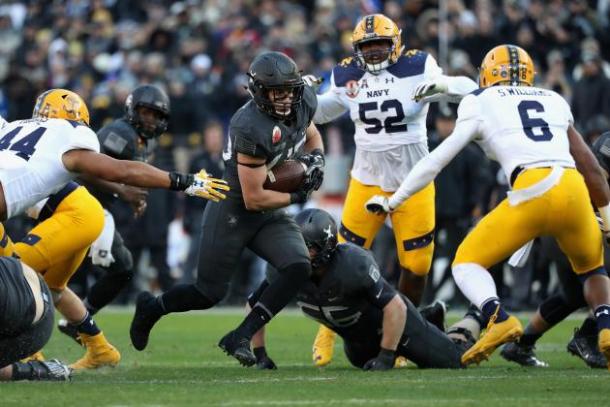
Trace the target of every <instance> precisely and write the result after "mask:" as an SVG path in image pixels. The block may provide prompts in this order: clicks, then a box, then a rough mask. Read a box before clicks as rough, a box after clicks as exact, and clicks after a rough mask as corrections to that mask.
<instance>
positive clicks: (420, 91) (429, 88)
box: [412, 78, 449, 102]
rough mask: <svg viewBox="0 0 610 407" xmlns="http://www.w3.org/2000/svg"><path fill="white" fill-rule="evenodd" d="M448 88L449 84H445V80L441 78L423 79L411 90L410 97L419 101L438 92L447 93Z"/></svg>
mask: <svg viewBox="0 0 610 407" xmlns="http://www.w3.org/2000/svg"><path fill="white" fill-rule="evenodd" d="M448 90H449V86H448V85H447V82H446V81H445V80H444V79H442V78H438V79H435V80H431V81H424V82H422V83H420V84H419V85H417V87H416V88H415V91H414V92H413V96H412V99H413V100H414V101H416V102H419V101H420V100H422V99H424V98H427V97H429V96H434V95H437V94H439V93H447V91H448Z"/></svg>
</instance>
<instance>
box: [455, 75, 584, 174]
mask: <svg viewBox="0 0 610 407" xmlns="http://www.w3.org/2000/svg"><path fill="white" fill-rule="evenodd" d="M463 120H475V121H478V122H479V124H478V129H477V133H478V134H477V135H476V137H475V138H474V140H475V141H476V142H477V143H478V144H479V145H480V146H481V148H482V149H483V151H485V153H486V154H487V156H488V157H490V158H491V159H494V160H496V161H498V162H499V163H500V165H501V166H502V169H503V170H504V173H505V174H506V177H507V178H508V179H510V177H511V174H512V172H513V171H514V170H515V168H517V167H518V166H521V167H524V168H529V167H544V166H552V165H558V166H563V167H575V163H574V159H573V158H572V156H571V155H570V145H569V141H568V136H567V129H568V127H569V126H570V124H571V123H573V121H574V119H573V117H572V112H571V111H570V107H569V106H568V104H567V102H566V101H565V99H564V98H563V97H561V96H560V95H558V94H557V93H555V92H553V91H551V90H546V89H540V88H534V87H513V86H492V87H489V88H484V89H480V90H477V91H476V92H473V94H471V95H468V96H467V97H465V98H464V99H463V100H462V103H461V104H460V107H459V109H458V124H459V122H460V121H463Z"/></svg>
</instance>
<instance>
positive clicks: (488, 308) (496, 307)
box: [481, 298, 508, 323]
mask: <svg viewBox="0 0 610 407" xmlns="http://www.w3.org/2000/svg"><path fill="white" fill-rule="evenodd" d="M496 311H497V316H496V320H495V323H498V322H503V321H506V320H507V319H508V314H507V313H506V311H504V309H503V308H502V305H501V304H500V301H499V300H498V299H497V298H490V299H489V300H487V301H485V303H484V304H483V306H482V307H481V312H482V313H483V316H485V318H487V319H489V318H491V317H492V315H494V314H495V313H496Z"/></svg>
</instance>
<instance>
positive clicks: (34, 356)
mask: <svg viewBox="0 0 610 407" xmlns="http://www.w3.org/2000/svg"><path fill="white" fill-rule="evenodd" d="M33 360H36V361H38V362H43V361H44V360H45V358H44V354H43V353H42V351H41V350H39V351H38V352H35V353H32V354H31V355H30V356H28V357H27V358H23V359H21V360H20V362H23V363H27V362H31V361H33Z"/></svg>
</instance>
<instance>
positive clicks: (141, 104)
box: [59, 85, 220, 343]
mask: <svg viewBox="0 0 610 407" xmlns="http://www.w3.org/2000/svg"><path fill="white" fill-rule="evenodd" d="M169 114H170V103H169V98H168V97H167V95H166V94H165V92H163V91H162V90H161V89H159V88H158V87H157V86H154V85H141V86H138V87H137V88H135V89H134V90H133V91H132V92H131V94H129V96H128V97H127V99H126V100H125V116H124V117H122V118H120V119H118V120H115V121H113V122H111V123H110V124H108V125H106V126H104V127H102V128H101V129H100V130H99V131H98V132H97V135H98V138H99V140H100V152H101V153H103V154H106V155H109V156H111V157H113V158H116V159H118V160H130V161H143V162H146V161H147V160H148V158H149V156H150V155H151V153H152V151H153V149H154V147H155V144H156V139H157V138H158V137H159V136H161V134H163V133H164V132H165V130H167V125H168V120H169ZM215 175H220V174H215ZM81 181H82V182H83V183H84V184H85V185H86V187H87V189H88V190H89V191H90V192H91V193H92V195H93V196H95V197H96V198H97V199H98V200H99V201H100V203H101V204H102V206H103V207H104V209H105V212H106V217H107V218H108V217H112V215H111V214H110V212H109V211H108V209H109V208H110V207H111V206H112V204H113V203H114V201H115V199H116V198H120V199H122V200H124V201H126V202H128V203H129V204H130V205H131V207H132V208H133V210H134V214H135V215H136V216H139V215H141V214H142V213H143V212H144V210H145V209H146V196H147V191H146V190H145V189H142V188H136V187H131V186H129V185H122V184H117V183H112V182H106V181H103V180H100V179H98V178H94V177H81ZM107 225H108V221H106V227H107ZM113 234H114V236H113V237H112V240H111V241H110V242H111V245H110V244H109V245H107V246H109V247H104V245H102V246H101V247H96V245H94V246H93V247H92V248H91V251H92V253H91V257H87V258H86V259H85V260H84V261H83V263H82V265H81V266H80V270H79V272H80V273H84V274H85V275H87V274H90V273H91V272H93V269H95V268H101V269H102V270H103V271H101V272H99V270H98V272H97V273H95V274H96V275H101V277H100V278H99V279H98V280H97V281H96V282H95V284H93V286H92V287H91V288H90V290H89V292H88V294H87V296H86V298H85V299H84V301H83V302H84V304H85V306H86V307H87V310H88V311H89V314H90V315H94V314H95V313H97V312H98V311H99V310H100V309H102V308H103V307H104V306H106V305H107V304H108V303H110V302H111V301H112V300H113V299H114V298H115V297H116V296H117V295H118V294H119V293H120V292H121V290H122V289H123V288H124V287H125V286H126V285H127V284H128V283H129V281H130V280H131V278H132V277H133V273H134V271H133V267H134V264H133V257H132V254H131V252H130V251H129V249H128V248H127V247H126V246H125V243H124V241H123V237H122V236H121V235H120V233H119V232H118V231H117V230H116V229H115V230H114V233H113ZM110 242H109V243H110ZM108 249H109V250H108ZM59 330H60V331H61V332H63V333H65V334H66V335H68V336H70V337H72V338H74V339H75V340H77V341H79V337H78V332H77V330H76V328H75V327H74V326H72V325H70V324H68V322H67V321H66V320H65V319H61V320H60V321H59ZM79 343H80V341H79Z"/></svg>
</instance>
